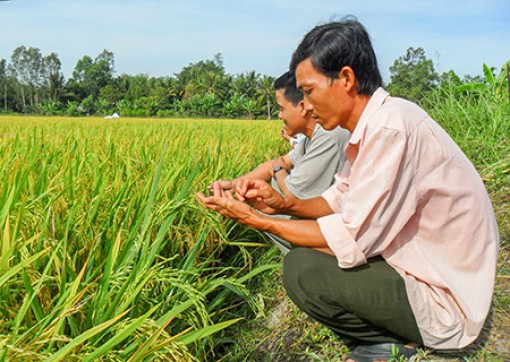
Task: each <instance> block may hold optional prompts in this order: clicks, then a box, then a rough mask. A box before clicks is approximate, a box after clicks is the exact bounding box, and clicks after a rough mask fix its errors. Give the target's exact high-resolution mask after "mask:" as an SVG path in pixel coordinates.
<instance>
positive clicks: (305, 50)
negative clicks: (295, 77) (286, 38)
mask: <svg viewBox="0 0 510 362" xmlns="http://www.w3.org/2000/svg"><path fill="white" fill-rule="evenodd" d="M308 58H310V61H311V62H312V64H313V66H314V67H315V68H316V69H317V70H318V71H320V72H321V73H323V74H324V75H326V76H327V77H329V78H330V79H335V78H338V75H339V72H340V70H341V69H342V68H343V67H344V66H349V67H351V68H352V70H353V71H354V74H355V75H356V79H357V84H358V85H357V91H358V93H359V94H363V95H372V94H373V93H374V92H375V91H376V89H377V88H379V87H382V85H383V81H382V77H381V73H380V72H379V68H378V67H377V58H376V56H375V52H374V49H373V47H372V42H371V41H370V36H369V35H368V32H367V30H366V29H365V27H364V26H363V25H362V24H361V23H360V22H358V21H357V20H356V19H354V18H352V17H347V18H344V19H342V20H340V21H334V22H330V23H327V24H323V25H318V26H316V27H315V28H313V29H312V30H311V31H310V32H308V34H306V35H305V37H304V38H303V40H302V41H301V43H300V44H299V46H298V47H297V49H296V51H295V52H294V54H293V55H292V60H291V62H290V70H291V71H292V72H294V73H295V71H296V68H297V66H298V65H299V63H301V62H302V61H304V60H306V59H308Z"/></svg>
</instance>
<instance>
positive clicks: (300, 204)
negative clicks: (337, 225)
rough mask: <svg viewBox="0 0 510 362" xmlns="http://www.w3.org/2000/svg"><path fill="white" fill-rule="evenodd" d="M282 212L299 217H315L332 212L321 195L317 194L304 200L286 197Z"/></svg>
mask: <svg viewBox="0 0 510 362" xmlns="http://www.w3.org/2000/svg"><path fill="white" fill-rule="evenodd" d="M282 213H284V214H287V215H291V216H295V217H298V218H301V219H317V218H319V217H322V216H326V215H331V214H333V210H332V209H331V207H330V206H329V204H328V203H327V202H326V200H325V199H324V198H323V197H321V196H318V197H314V198H312V199H306V200H301V199H298V198H288V199H287V202H286V205H285V206H284V209H283V210H282Z"/></svg>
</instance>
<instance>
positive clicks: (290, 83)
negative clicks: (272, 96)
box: [274, 71, 303, 106]
mask: <svg viewBox="0 0 510 362" xmlns="http://www.w3.org/2000/svg"><path fill="white" fill-rule="evenodd" d="M274 89H275V90H280V89H283V96H284V97H285V99H287V100H288V101H289V102H291V103H292V104H293V105H294V106H297V105H298V103H299V102H301V101H302V100H303V93H301V91H300V90H299V89H297V86H296V77H295V75H294V72H291V71H287V72H285V73H283V74H282V75H281V76H280V77H279V78H278V79H276V80H275V82H274Z"/></svg>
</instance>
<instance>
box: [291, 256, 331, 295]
mask: <svg viewBox="0 0 510 362" xmlns="http://www.w3.org/2000/svg"><path fill="white" fill-rule="evenodd" d="M320 257H321V254H320V252H317V251H315V250H312V249H309V248H296V249H293V250H291V251H290V252H289V253H288V254H287V255H286V256H285V259H284V263H283V286H284V287H285V289H286V290H287V293H288V294H289V296H290V297H291V298H292V299H293V296H295V295H296V294H301V293H305V294H306V290H307V289H308V288H309V287H311V286H313V285H314V284H316V283H315V279H317V278H318V276H319V274H320V273H321V269H322V263H321V262H320V261H319V260H318V259H320Z"/></svg>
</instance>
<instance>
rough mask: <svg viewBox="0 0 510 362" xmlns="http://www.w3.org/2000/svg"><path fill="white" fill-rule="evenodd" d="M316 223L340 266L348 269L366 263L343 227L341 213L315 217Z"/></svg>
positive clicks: (362, 254)
mask: <svg viewBox="0 0 510 362" xmlns="http://www.w3.org/2000/svg"><path fill="white" fill-rule="evenodd" d="M323 196H324V195H323ZM326 200H327V199H326ZM317 223H318V224H319V227H320V229H321V232H322V235H323V236H324V239H326V242H327V243H328V246H329V248H330V249H331V250H332V251H333V253H334V254H335V256H336V259H337V261H338V266H339V267H340V268H343V269H348V268H354V267H356V266H359V265H363V264H366V262H367V258H366V257H365V254H364V253H363V251H362V250H361V249H360V248H359V246H358V243H357V242H356V241H355V240H354V239H353V238H352V236H351V234H350V233H349V230H347V228H346V227H345V224H344V222H343V220H342V215H340V214H331V215H327V216H323V217H321V218H318V219H317Z"/></svg>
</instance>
